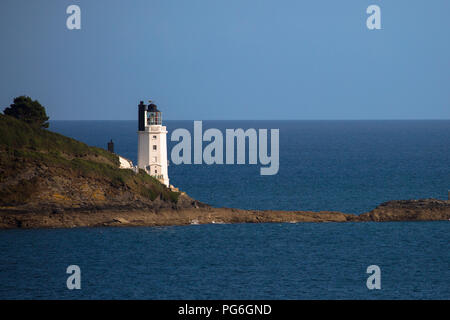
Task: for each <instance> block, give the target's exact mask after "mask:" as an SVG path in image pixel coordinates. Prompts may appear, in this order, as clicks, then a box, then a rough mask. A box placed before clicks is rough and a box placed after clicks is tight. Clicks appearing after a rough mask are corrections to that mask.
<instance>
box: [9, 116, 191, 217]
mask: <svg viewBox="0 0 450 320" xmlns="http://www.w3.org/2000/svg"><path fill="white" fill-rule="evenodd" d="M119 165H120V161H119V157H118V156H117V155H115V154H113V153H110V152H108V151H106V150H103V149H100V148H95V147H90V146H88V145H86V144H84V143H81V142H79V141H76V140H74V139H71V138H68V137H65V136H63V135H60V134H57V133H54V132H51V131H48V130H45V129H39V128H35V127H32V126H30V125H28V124H26V123H25V122H22V121H19V120H17V119H15V118H12V117H8V116H5V115H0V213H3V214H4V213H5V212H11V213H12V212H15V213H26V212H39V213H46V212H49V213H61V212H64V211H67V210H70V211H98V210H106V209H109V210H111V209H114V210H118V209H127V210H130V209H161V208H190V207H193V206H194V205H198V204H196V202H195V201H194V200H192V199H190V198H189V197H187V196H186V195H185V194H182V193H179V192H172V191H171V190H169V189H167V188H166V187H165V186H164V185H163V184H161V183H160V182H159V181H157V180H156V179H154V178H152V177H150V176H149V175H147V174H146V173H145V172H143V171H140V172H139V173H138V174H136V173H135V172H133V171H132V170H127V169H119Z"/></svg>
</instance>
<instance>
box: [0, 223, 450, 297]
mask: <svg viewBox="0 0 450 320" xmlns="http://www.w3.org/2000/svg"><path fill="white" fill-rule="evenodd" d="M449 226H450V222H448V221H442V222H420V223H417V222H416V223H414V222H397V223H395V222H392V223H391V222H389V223H373V222H371V223H341V224H339V223H322V224H320V223H303V224H302V223H300V224H288V223H285V224H236V225H192V226H183V227H150V228H147V227H145V228H144V227H137V228H92V229H89V228H80V229H68V230H64V229H60V230H8V231H1V232H0V250H1V252H2V254H1V255H0V282H1V285H0V299H32V298H34V299H449V298H450V284H449V281H450V250H449V242H450V236H449ZM73 264H75V265H78V266H79V267H80V269H81V290H68V289H67V288H66V279H67V277H68V275H67V274H66V268H67V267H68V266H69V265H73ZM374 264H375V265H378V266H379V267H380V269H381V289H380V290H368V289H367V287H366V280H367V278H368V277H369V274H367V273H366V269H367V267H368V266H369V265H374Z"/></svg>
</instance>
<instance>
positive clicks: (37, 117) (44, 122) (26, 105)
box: [3, 96, 49, 128]
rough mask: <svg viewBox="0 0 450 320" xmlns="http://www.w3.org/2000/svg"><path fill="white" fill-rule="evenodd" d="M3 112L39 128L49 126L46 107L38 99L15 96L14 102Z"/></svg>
mask: <svg viewBox="0 0 450 320" xmlns="http://www.w3.org/2000/svg"><path fill="white" fill-rule="evenodd" d="M3 113H4V114H5V115H7V116H11V117H14V118H17V119H19V120H22V121H25V122H26V123H28V124H30V125H32V126H36V127H38V128H48V119H49V117H47V113H46V112H45V108H44V107H43V106H42V105H41V104H40V103H39V101H37V100H32V99H31V98H30V97H27V96H20V97H17V98H14V103H13V104H12V105H11V106H9V107H7V108H5V110H4V111H3Z"/></svg>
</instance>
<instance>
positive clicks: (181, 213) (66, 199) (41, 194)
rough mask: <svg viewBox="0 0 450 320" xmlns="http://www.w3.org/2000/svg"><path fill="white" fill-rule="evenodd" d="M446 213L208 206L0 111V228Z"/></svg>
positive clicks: (393, 206)
mask: <svg viewBox="0 0 450 320" xmlns="http://www.w3.org/2000/svg"><path fill="white" fill-rule="evenodd" d="M432 220H450V201H444V200H435V199H425V200H403V201H389V202H386V203H383V204H381V205H379V206H378V207H377V208H375V209H374V210H372V211H370V212H367V213H364V214H361V215H355V214H349V213H341V212H330V211H321V212H308V211H271V210H266V211H258V210H241V209H231V208H214V207H211V206H208V205H206V204H204V203H201V202H199V201H196V200H194V199H192V198H190V197H189V196H188V195H187V194H185V193H184V192H178V191H174V190H171V189H168V188H166V187H165V186H164V185H163V184H161V183H160V182H159V181H158V180H156V179H154V178H152V177H150V176H148V175H147V174H146V173H145V172H143V171H140V172H138V173H135V172H133V171H132V170H130V169H120V168H119V158H118V156H117V155H115V154H113V153H110V152H108V151H106V150H103V149H100V148H95V147H90V146H87V145H86V144H84V143H82V142H79V141H76V140H74V139H70V138H68V137H65V136H62V135H60V134H57V133H54V132H51V131H49V130H46V129H41V128H36V127H33V126H30V125H28V124H27V123H25V122H23V121H20V120H17V119H15V118H12V117H9V116H5V115H0V228H3V229H8V228H71V227H99V226H167V225H188V224H206V223H270V222H276V223H280V222H287V223H298V222H368V221H377V222H386V221H432Z"/></svg>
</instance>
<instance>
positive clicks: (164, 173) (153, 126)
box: [138, 101, 169, 187]
mask: <svg viewBox="0 0 450 320" xmlns="http://www.w3.org/2000/svg"><path fill="white" fill-rule="evenodd" d="M138 108H139V109H138V110H139V111H138V114H139V117H138V119H139V126H138V127H139V131H138V168H141V169H144V170H145V171H146V172H147V173H148V174H149V175H151V176H153V177H155V178H156V179H158V180H159V181H161V183H163V184H165V185H166V186H167V187H169V175H168V168H167V166H168V163H167V130H166V127H165V126H162V119H161V112H160V111H159V110H158V108H157V106H156V105H155V104H153V103H151V101H150V104H149V105H148V106H146V105H145V104H144V102H143V101H141V102H140V104H139V106H138Z"/></svg>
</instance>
